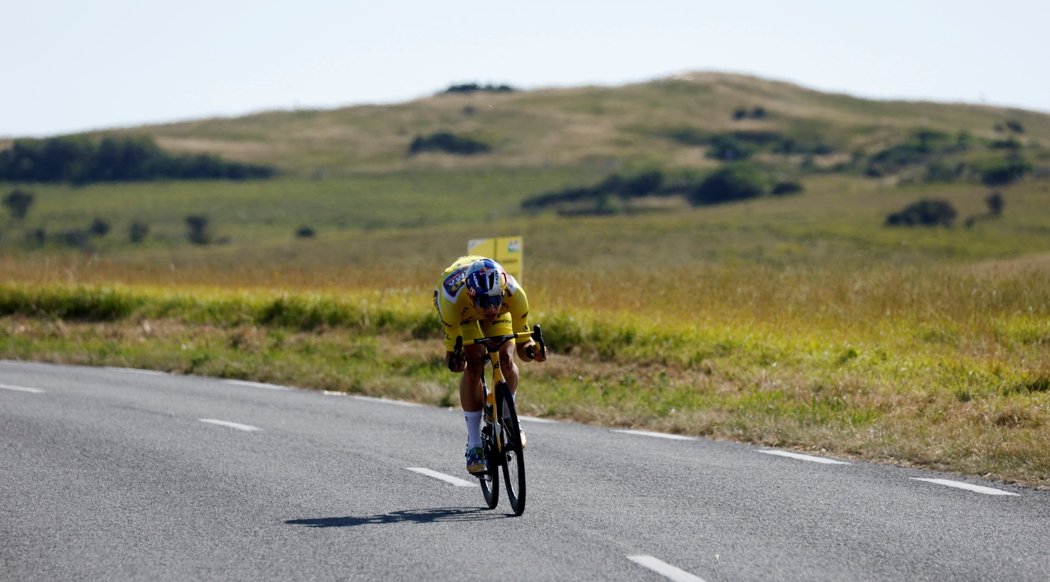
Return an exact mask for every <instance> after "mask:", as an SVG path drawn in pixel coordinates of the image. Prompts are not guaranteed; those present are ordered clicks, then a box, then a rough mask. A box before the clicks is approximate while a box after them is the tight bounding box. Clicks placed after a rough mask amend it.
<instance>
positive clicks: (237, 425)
mask: <svg viewBox="0 0 1050 582" xmlns="http://www.w3.org/2000/svg"><path fill="white" fill-rule="evenodd" d="M197 420H199V421H201V422H206V423H208V424H217V425H219V426H225V427H227V428H233V429H237V430H243V431H245V432H253V431H257V430H262V429H261V428H259V427H257V426H252V425H250V424H241V423H239V422H230V421H228V420H219V419H217V418H198V419H197Z"/></svg>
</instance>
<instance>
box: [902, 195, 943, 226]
mask: <svg viewBox="0 0 1050 582" xmlns="http://www.w3.org/2000/svg"><path fill="white" fill-rule="evenodd" d="M955 216H956V212H955V208H954V207H953V206H952V205H951V204H950V203H948V202H947V201H945V200H937V199H928V198H924V199H922V200H919V201H918V202H915V203H913V204H911V205H909V206H907V207H906V208H904V209H903V210H901V211H900V212H895V213H893V214H890V215H889V216H887V217H886V226H951V225H952V223H953V222H954V221H955Z"/></svg>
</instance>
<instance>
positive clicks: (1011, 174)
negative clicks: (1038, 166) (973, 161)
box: [979, 156, 1032, 186]
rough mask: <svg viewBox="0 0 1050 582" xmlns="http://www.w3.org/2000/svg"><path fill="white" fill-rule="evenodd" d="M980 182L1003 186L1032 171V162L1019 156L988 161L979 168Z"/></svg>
mask: <svg viewBox="0 0 1050 582" xmlns="http://www.w3.org/2000/svg"><path fill="white" fill-rule="evenodd" d="M979 171H980V174H981V182H983V183H984V184H985V185H986V186H1005V185H1007V184H1010V183H1012V182H1015V181H1017V180H1020V179H1021V178H1023V177H1024V175H1025V174H1027V173H1028V172H1031V171H1032V164H1030V163H1028V161H1027V160H1025V159H1024V158H1022V157H1020V156H1010V157H1008V158H1005V159H1002V160H997V161H994V162H989V163H986V164H984V165H983V166H981V167H980V168H979Z"/></svg>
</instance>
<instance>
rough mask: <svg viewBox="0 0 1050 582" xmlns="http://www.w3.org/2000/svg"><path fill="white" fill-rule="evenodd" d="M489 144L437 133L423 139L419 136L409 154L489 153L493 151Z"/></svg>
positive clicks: (465, 154)
mask: <svg viewBox="0 0 1050 582" xmlns="http://www.w3.org/2000/svg"><path fill="white" fill-rule="evenodd" d="M491 149H492V148H490V147H489V146H488V144H486V143H483V142H480V141H476V140H473V139H470V138H469V137H462V136H458V135H455V134H452V133H448V132H440V133H435V134H433V135H430V136H427V137H422V136H417V137H416V138H415V139H414V140H412V144H411V145H409V146H408V154H409V155H410V156H414V155H416V154H421V153H423V152H445V153H450V154H457V155H462V156H471V155H475V154H483V153H487V152H489V151H490V150H491Z"/></svg>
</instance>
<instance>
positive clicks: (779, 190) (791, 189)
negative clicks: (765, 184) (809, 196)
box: [773, 181, 803, 196]
mask: <svg viewBox="0 0 1050 582" xmlns="http://www.w3.org/2000/svg"><path fill="white" fill-rule="evenodd" d="M802 190H803V188H802V184H799V183H798V182H794V181H792V182H777V183H776V184H775V185H774V186H773V195H774V196H790V195H791V194H800V193H802Z"/></svg>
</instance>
